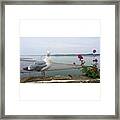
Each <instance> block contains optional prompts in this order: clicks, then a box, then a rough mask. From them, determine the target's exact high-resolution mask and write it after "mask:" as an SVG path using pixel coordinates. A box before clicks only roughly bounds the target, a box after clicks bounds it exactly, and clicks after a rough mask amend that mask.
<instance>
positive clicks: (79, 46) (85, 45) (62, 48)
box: [20, 37, 100, 55]
mask: <svg viewBox="0 0 120 120" xmlns="http://www.w3.org/2000/svg"><path fill="white" fill-rule="evenodd" d="M93 49H96V50H97V53H100V38H99V37H21V38H20V54H21V55H41V54H42V55H43V54H46V51H47V50H49V51H50V52H51V54H62V53H63V54H71V53H80V54H82V53H83V54H88V53H92V50H93Z"/></svg>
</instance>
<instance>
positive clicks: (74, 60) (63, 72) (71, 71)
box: [20, 55, 100, 78]
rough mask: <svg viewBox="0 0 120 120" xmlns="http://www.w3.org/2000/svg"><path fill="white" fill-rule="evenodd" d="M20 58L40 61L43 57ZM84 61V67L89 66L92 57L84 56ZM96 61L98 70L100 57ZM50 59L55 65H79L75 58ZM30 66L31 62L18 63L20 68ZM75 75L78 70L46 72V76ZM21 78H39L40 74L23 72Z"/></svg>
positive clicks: (59, 57) (54, 57) (57, 57)
mask: <svg viewBox="0 0 120 120" xmlns="http://www.w3.org/2000/svg"><path fill="white" fill-rule="evenodd" d="M21 58H34V59H35V60H38V61H41V60H42V59H43V58H44V56H21ZM83 58H84V60H85V65H87V66H90V65H91V63H92V60H93V56H91V55H85V56H83ZM96 58H97V59H98V66H99V68H100V56H99V55H98V56H96ZM51 59H52V61H53V62H57V63H66V64H73V63H74V62H75V63H76V64H80V62H79V59H78V57H77V56H51ZM30 64H32V63H31V62H26V61H21V62H20V68H21V69H22V68H23V67H27V66H28V65H30ZM69 74H70V75H75V76H79V75H80V74H81V73H80V70H79V69H69V70H55V71H47V72H46V75H47V76H58V75H59V76H68V75H69ZM20 75H21V78H22V77H27V76H41V72H33V71H31V72H29V71H23V70H22V72H21V74H20Z"/></svg>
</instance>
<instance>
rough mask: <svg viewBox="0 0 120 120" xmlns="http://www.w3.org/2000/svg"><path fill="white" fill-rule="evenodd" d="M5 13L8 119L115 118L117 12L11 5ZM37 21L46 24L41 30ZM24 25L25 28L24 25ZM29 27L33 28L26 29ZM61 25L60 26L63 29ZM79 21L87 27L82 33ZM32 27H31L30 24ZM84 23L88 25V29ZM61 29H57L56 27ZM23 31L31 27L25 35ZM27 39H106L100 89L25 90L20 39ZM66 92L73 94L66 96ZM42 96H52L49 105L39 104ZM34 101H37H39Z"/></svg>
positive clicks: (35, 87)
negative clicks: (71, 116) (61, 115)
mask: <svg viewBox="0 0 120 120" xmlns="http://www.w3.org/2000/svg"><path fill="white" fill-rule="evenodd" d="M5 11H6V12H5V19H6V20H5V70H6V71H5V97H6V101H5V110H6V111H5V113H6V114H7V115H9V114H10V115H11V114H13V115H14V114H20V115H23V114H27V115H40V114H41V115H43V114H46V115H48V114H50V115H52V114H58V115H60V114H67V115H68V114H70V115H75V114H77V115H114V114H115V104H114V103H115V25H114V23H115V14H114V13H115V6H112V5H108V6H106V5H103V6H102V5H97V6H95V5H94V6H92V5H89V6H87V5H86V6H81V5H72V6H71V5H69V6H66V5H60V6H58V5H57V6H55V5H54V6H47V5H43V6H38V5H36V6H22V5H21V6H18V5H14V6H12V5H11V6H10V5H6V8H5ZM31 19H32V20H31ZM36 20H37V21H38V22H39V21H43V24H42V27H41V28H42V29H41V28H40V27H39V24H38V26H37V27H35V25H36V24H35V23H36V22H34V21H36ZM21 21H24V22H22V23H21ZM25 21H29V22H27V23H26V24H24V23H25ZM44 21H47V22H44ZM49 21H51V22H49ZM53 21H55V22H56V24H55V25H54V24H53V23H52V22H53ZM58 21H59V23H61V26H60V25H58ZM61 21H63V22H61ZM66 21H67V22H66ZM80 21H81V22H83V21H84V22H83V24H82V27H79V28H78V26H79V25H80V24H81V22H80ZM93 21H95V23H96V24H95V25H93V23H91V24H92V27H91V24H90V22H93ZM98 21H99V22H100V28H99V25H98ZM31 22H32V24H30V23H31ZM71 22H72V24H71ZM85 22H86V23H88V24H87V25H86V23H85ZM39 23H41V22H39ZM46 23H47V24H46ZM76 23H77V24H76ZM56 25H58V26H57V27H56ZM24 26H27V27H25V29H24V30H23V28H24ZM88 26H89V27H88ZM48 28H49V29H48ZM55 28H56V29H55ZM58 28H60V29H58ZM85 28H86V29H85ZM97 28H98V29H97ZM73 30H74V32H73ZM82 30H83V31H82ZM99 30H100V31H99ZM62 31H63V32H62ZM79 31H80V32H79ZM25 36H26V37H30V36H34V37H38V36H39V37H51V36H52V37H54V36H55V37H56V36H57V37H65V36H66V37H78V36H79V37H81V36H84V37H87V36H89V37H90V36H92V37H96V36H97V37H101V76H100V77H101V78H100V80H101V83H100V84H67V85H66V84H60V85H59V84H28V83H27V84H20V83H19V76H20V66H19V65H20V61H19V60H20V59H19V58H20V56H19V55H20V50H19V47H20V46H19V45H20V44H19V43H20V41H19V40H20V39H19V38H20V37H25ZM40 88H43V91H42V92H41V91H40V92H39V90H40ZM67 88H68V89H69V90H71V91H67ZM73 89H74V90H73ZM75 90H77V91H75ZM53 91H54V92H53ZM73 91H74V92H73ZM78 91H80V92H78ZM81 91H82V92H81ZM48 92H49V93H48ZM21 93H22V94H21ZM45 93H46V94H45ZM68 93H69V94H68ZM41 94H43V96H44V94H45V95H49V96H47V97H46V96H45V99H46V100H45V101H43V100H44V99H43V100H42V99H40V98H41ZM26 95H28V96H26ZM32 95H35V99H34V97H33V96H32ZM54 95H57V96H56V97H55V96H54ZM60 95H62V96H60ZM66 95H67V96H66ZM36 96H38V99H37V98H36ZM48 98H49V99H48ZM53 98H54V99H53ZM56 98H57V99H56ZM60 98H62V99H60ZM64 98H65V99H64ZM40 100H41V101H40ZM11 108H14V109H11Z"/></svg>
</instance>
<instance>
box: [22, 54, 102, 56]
mask: <svg viewBox="0 0 120 120" xmlns="http://www.w3.org/2000/svg"><path fill="white" fill-rule="evenodd" d="M80 55H82V56H93V54H80ZM95 55H96V56H100V54H95ZM20 56H45V55H20ZM50 56H78V54H53V55H50Z"/></svg>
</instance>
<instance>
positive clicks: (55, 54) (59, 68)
mask: <svg viewBox="0 0 120 120" xmlns="http://www.w3.org/2000/svg"><path fill="white" fill-rule="evenodd" d="M31 82H32V83H33V82H34V83H100V37H20V83H31Z"/></svg>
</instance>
